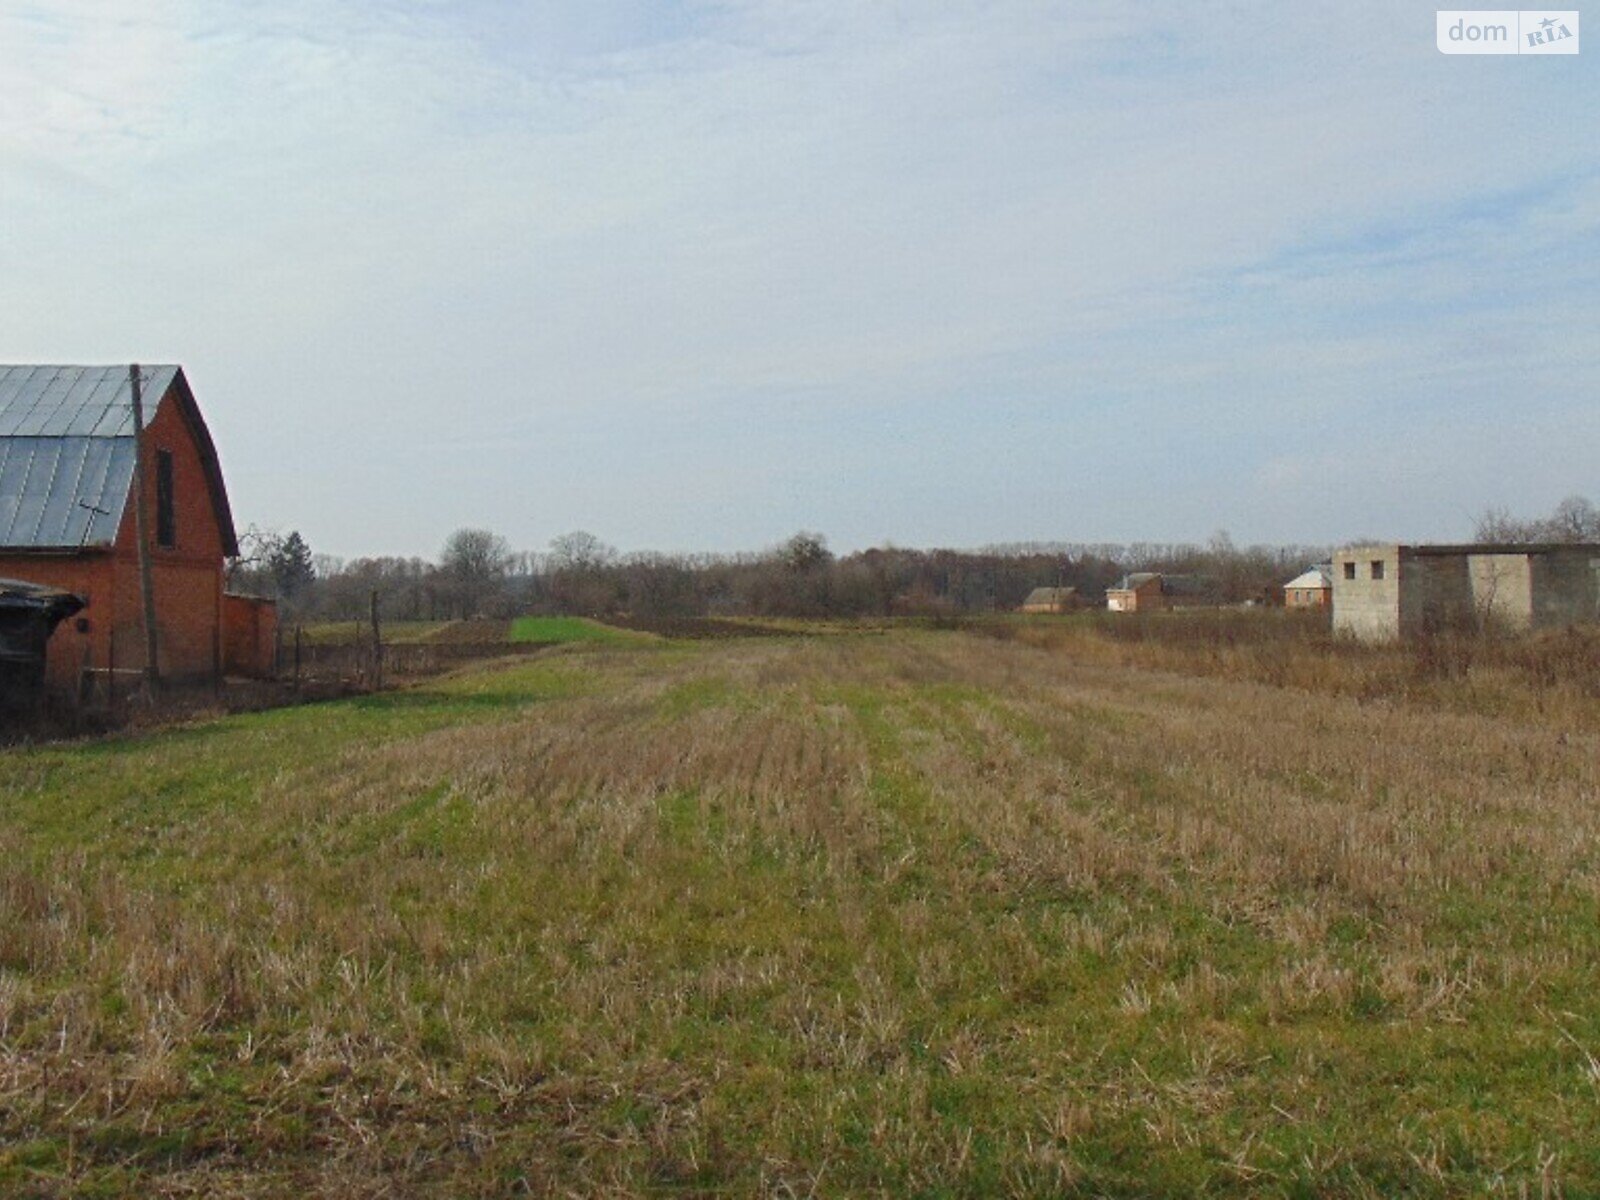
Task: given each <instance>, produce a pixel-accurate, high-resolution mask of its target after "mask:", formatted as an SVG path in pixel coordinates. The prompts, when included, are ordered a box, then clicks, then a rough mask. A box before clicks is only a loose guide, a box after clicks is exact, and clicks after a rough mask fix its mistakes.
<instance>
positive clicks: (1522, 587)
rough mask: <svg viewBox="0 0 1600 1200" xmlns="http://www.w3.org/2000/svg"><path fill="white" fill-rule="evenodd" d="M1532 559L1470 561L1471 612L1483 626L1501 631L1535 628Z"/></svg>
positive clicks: (1494, 557)
mask: <svg viewBox="0 0 1600 1200" xmlns="http://www.w3.org/2000/svg"><path fill="white" fill-rule="evenodd" d="M1532 564H1533V558H1532V556H1530V555H1527V554H1474V555H1471V556H1469V557H1468V559H1467V576H1468V578H1469V580H1470V581H1471V585H1472V609H1473V613H1474V615H1475V616H1476V617H1477V620H1478V622H1479V623H1480V624H1489V625H1495V626H1498V627H1499V628H1501V629H1508V630H1522V629H1531V628H1532V627H1533V565H1532Z"/></svg>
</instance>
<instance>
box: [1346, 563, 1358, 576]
mask: <svg viewBox="0 0 1600 1200" xmlns="http://www.w3.org/2000/svg"><path fill="white" fill-rule="evenodd" d="M1344 577H1345V578H1346V579H1354V578H1355V577H1356V564H1355V563H1354V562H1347V563H1345V565H1344Z"/></svg>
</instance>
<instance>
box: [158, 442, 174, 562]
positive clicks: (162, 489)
mask: <svg viewBox="0 0 1600 1200" xmlns="http://www.w3.org/2000/svg"><path fill="white" fill-rule="evenodd" d="M177 544H178V523H177V520H176V519H175V514H174V513H173V509H172V451H170V450H157V451H156V545H158V546H162V547H164V548H166V549H168V550H170V549H172V548H173V547H174V546H176V545H177Z"/></svg>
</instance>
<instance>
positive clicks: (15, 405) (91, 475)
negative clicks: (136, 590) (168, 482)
mask: <svg viewBox="0 0 1600 1200" xmlns="http://www.w3.org/2000/svg"><path fill="white" fill-rule="evenodd" d="M142 378H143V381H144V387H143V394H144V400H145V404H144V415H145V424H146V425H147V426H148V425H149V424H150V422H151V420H153V419H154V417H155V413H156V409H157V408H158V407H159V406H160V404H161V402H162V400H163V399H165V398H167V397H169V396H170V397H171V398H172V399H173V401H174V402H175V403H176V404H177V405H178V407H179V411H180V412H181V413H182V415H183V418H184V421H185V423H186V424H187V425H188V426H189V430H190V432H191V434H192V435H193V437H194V441H195V445H196V447H197V448H198V449H199V452H200V461H201V463H202V465H203V466H204V468H205V473H206V484H207V487H208V490H209V491H210V493H211V503H212V507H213V508H214V509H215V512H216V517H217V524H218V526H219V528H220V529H221V531H222V545H223V553H225V554H227V555H230V556H232V555H236V554H238V553H239V543H238V538H237V536H236V535H235V533H234V528H233V514H232V512H231V511H230V509H229V507H228V494H227V492H226V491H225V490H224V488H223V485H222V468H221V466H220V464H219V463H218V462H217V451H216V447H215V446H214V445H213V444H212V442H211V434H210V432H209V431H208V430H207V429H206V425H205V421H204V420H203V419H202V418H201V416H200V409H199V407H198V406H197V405H196V404H195V400H194V393H193V392H191V391H190V390H189V381H188V380H187V379H185V378H184V375H183V368H181V367H177V366H153V367H144V368H142ZM133 465H134V441H133V389H132V388H131V387H130V386H129V384H128V368H127V367H126V366H114V367H59V366H55V367H52V366H15V367H8V366H0V549H7V550H77V549H81V548H82V547H84V546H103V545H108V544H110V543H111V542H112V541H113V540H114V539H115V538H116V536H117V529H118V528H119V527H120V525H121V524H122V514H123V510H124V509H125V508H126V507H127V502H128V495H129V492H130V490H131V488H132V484H133Z"/></svg>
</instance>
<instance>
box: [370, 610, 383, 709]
mask: <svg viewBox="0 0 1600 1200" xmlns="http://www.w3.org/2000/svg"><path fill="white" fill-rule="evenodd" d="M372 690H373V691H382V690H383V633H382V631H381V630H380V629H379V628H378V592H377V589H376V588H374V589H373V591H372Z"/></svg>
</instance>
